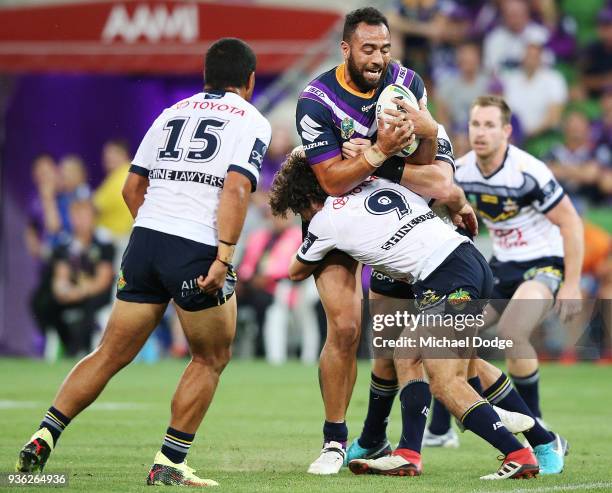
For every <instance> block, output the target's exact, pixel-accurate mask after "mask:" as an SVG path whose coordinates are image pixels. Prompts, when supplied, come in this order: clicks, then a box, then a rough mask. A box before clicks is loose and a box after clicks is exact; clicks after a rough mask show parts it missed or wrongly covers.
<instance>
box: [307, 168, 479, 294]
mask: <svg viewBox="0 0 612 493" xmlns="http://www.w3.org/2000/svg"><path fill="white" fill-rule="evenodd" d="M469 241H470V240H469V239H468V238H466V237H465V236H462V235H460V234H459V233H456V232H455V231H453V230H452V229H451V228H449V227H448V226H447V225H446V224H444V222H443V221H442V219H440V218H439V217H438V216H437V215H436V214H435V213H434V212H433V211H432V210H431V209H430V208H429V206H428V205H427V201H426V199H424V198H423V197H421V196H420V195H417V194H415V193H414V192H411V191H410V190H408V189H407V188H404V187H402V186H401V185H398V184H395V183H392V182H390V181H388V180H385V179H382V178H376V177H370V178H369V179H368V180H366V181H365V182H363V183H362V184H361V185H359V186H358V187H356V188H354V189H353V190H352V191H351V192H349V193H347V194H346V195H343V196H342V197H328V198H327V200H326V201H325V205H324V207H323V209H322V210H320V211H319V212H318V213H317V214H315V216H314V217H313V218H312V221H311V222H310V224H309V226H308V233H307V235H306V238H305V239H304V242H303V243H302V246H301V248H300V250H299V251H298V259H299V260H300V261H302V262H304V263H313V262H320V261H321V260H323V257H325V255H326V254H327V253H328V252H329V251H331V250H333V249H338V250H342V251H343V252H345V253H347V254H348V255H350V256H351V257H353V258H354V259H356V260H358V261H359V262H361V263H363V264H366V265H370V266H372V267H373V268H374V269H376V270H379V271H381V272H384V273H385V274H387V275H389V276H391V277H393V278H394V279H398V280H402V281H406V282H410V283H413V282H415V281H417V280H422V279H425V278H426V277H427V276H428V275H429V274H431V273H432V272H433V271H434V270H435V269H436V267H438V266H439V265H440V264H441V263H442V262H443V261H444V260H445V259H446V257H448V256H449V255H450V254H451V252H453V251H454V250H455V249H456V248H457V247H458V246H459V245H460V244H461V243H465V242H469Z"/></svg>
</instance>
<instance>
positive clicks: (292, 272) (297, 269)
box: [289, 257, 319, 281]
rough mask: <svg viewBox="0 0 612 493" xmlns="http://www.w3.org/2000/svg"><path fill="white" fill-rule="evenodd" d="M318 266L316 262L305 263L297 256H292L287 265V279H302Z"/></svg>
mask: <svg viewBox="0 0 612 493" xmlns="http://www.w3.org/2000/svg"><path fill="white" fill-rule="evenodd" d="M318 267H319V264H318V263H316V264H315V263H312V264H311V263H309V264H307V263H304V262H301V261H300V259H298V258H297V257H293V260H292V261H291V265H289V279H291V280H292V281H303V280H304V279H307V278H308V277H310V275H311V274H313V273H314V271H315V270H317V268H318Z"/></svg>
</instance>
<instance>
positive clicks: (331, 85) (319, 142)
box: [295, 62, 427, 165]
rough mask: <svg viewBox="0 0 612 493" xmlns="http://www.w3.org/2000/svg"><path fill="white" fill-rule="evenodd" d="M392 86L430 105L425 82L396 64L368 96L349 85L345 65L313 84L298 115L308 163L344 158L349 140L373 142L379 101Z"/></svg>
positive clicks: (305, 94) (298, 106)
mask: <svg viewBox="0 0 612 493" xmlns="http://www.w3.org/2000/svg"><path fill="white" fill-rule="evenodd" d="M390 84H400V85H403V86H405V87H407V88H408V89H410V90H411V91H412V93H413V94H414V95H415V96H416V98H417V100H418V101H421V99H423V98H425V102H427V91H426V90H425V84H424V83H423V79H421V77H420V76H419V75H418V74H417V73H416V72H414V71H413V70H410V69H407V68H406V67H402V66H401V65H400V64H398V63H397V62H391V63H389V65H388V66H387V72H386V73H385V75H384V76H383V83H382V84H380V86H379V87H378V88H376V89H373V90H372V91H370V92H368V93H360V92H357V91H355V90H354V89H352V88H351V87H350V86H349V85H348V84H347V83H346V81H345V80H344V64H341V65H338V66H337V67H336V68H334V69H332V70H329V71H328V72H325V73H323V74H322V75H320V76H319V77H317V78H316V79H314V80H313V81H312V82H310V83H309V84H308V85H307V86H306V88H305V89H304V90H303V91H302V94H301V95H300V97H299V99H298V103H297V108H296V115H295V116H296V126H297V132H298V134H300V137H301V139H302V145H303V147H304V151H305V153H306V157H307V159H308V162H309V163H310V164H311V165H314V164H318V163H320V162H322V161H325V160H327V159H330V158H333V157H335V156H339V155H341V154H342V144H343V142H346V141H347V140H349V139H352V138H357V137H360V138H364V139H370V140H371V139H373V138H374V136H375V134H376V130H377V124H376V101H377V100H378V96H379V95H380V93H381V92H382V90H383V89H384V88H385V87H387V86H388V85H390Z"/></svg>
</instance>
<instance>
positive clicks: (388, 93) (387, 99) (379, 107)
mask: <svg viewBox="0 0 612 493" xmlns="http://www.w3.org/2000/svg"><path fill="white" fill-rule="evenodd" d="M393 98H396V99H401V100H403V101H406V102H407V103H408V104H409V105H410V106H411V107H413V108H414V109H415V110H419V109H420V108H419V102H418V101H417V99H416V97H415V96H414V94H412V91H411V90H410V89H408V88H407V87H404V86H400V85H399V84H391V85H389V86H387V87H385V88H384V89H383V91H382V92H381V93H380V96H379V97H378V101H377V102H376V117H377V118H381V117H382V118H384V117H389V115H387V114H386V113H385V110H386V109H390V110H396V111H400V112H402V113H406V110H404V108H402V107H401V106H400V105H398V104H396V103H394V102H393V101H392V99H393ZM418 147H419V139H418V137H415V139H414V142H413V143H412V144H410V145H409V146H408V147H404V148H403V149H402V150H401V151H400V152H398V153H397V154H396V156H399V157H408V156H410V155H411V154H413V153H414V152H415V151H416V150H417V148H418Z"/></svg>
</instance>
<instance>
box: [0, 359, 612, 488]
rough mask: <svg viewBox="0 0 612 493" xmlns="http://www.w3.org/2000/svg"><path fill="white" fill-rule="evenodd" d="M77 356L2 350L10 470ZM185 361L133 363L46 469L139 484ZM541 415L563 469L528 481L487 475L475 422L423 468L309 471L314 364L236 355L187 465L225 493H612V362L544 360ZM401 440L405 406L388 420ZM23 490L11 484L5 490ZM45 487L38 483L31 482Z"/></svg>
mask: <svg viewBox="0 0 612 493" xmlns="http://www.w3.org/2000/svg"><path fill="white" fill-rule="evenodd" d="M70 366H71V365H70V364H69V363H62V364H58V365H54V366H48V365H46V364H45V363H42V362H34V361H27V360H0V374H1V375H2V377H1V378H2V384H1V387H0V418H1V421H0V423H1V426H0V429H1V430H2V441H1V442H0V472H10V471H12V470H13V467H14V464H15V459H16V456H17V453H18V451H19V449H20V447H21V446H22V444H23V443H24V442H25V440H26V439H27V438H29V436H30V434H31V433H32V431H33V430H34V429H35V427H36V426H37V424H38V423H39V422H40V419H41V417H42V415H43V413H44V411H45V410H46V408H47V407H48V406H49V403H50V402H51V399H52V398H53V395H54V393H55V391H56V388H57V386H58V385H59V384H60V383H61V381H62V379H63V378H64V376H65V374H66V373H67V371H68V370H69V369H70ZM183 366H184V363H183V362H177V361H165V362H162V363H159V364H156V365H152V366H149V365H145V364H135V365H131V366H129V367H128V368H126V369H125V370H124V371H123V372H122V373H120V374H119V375H118V376H117V377H116V378H115V379H114V380H113V381H112V382H111V383H110V385H109V386H108V388H107V389H106V390H105V392H104V393H103V394H102V396H101V398H100V400H99V402H97V403H96V404H94V406H93V407H92V408H90V409H88V410H86V411H85V412H84V413H83V414H82V415H81V416H79V417H78V418H77V419H76V420H75V421H74V422H73V423H72V424H71V425H70V427H69V428H68V430H67V431H66V433H64V435H63V436H62V439H61V441H60V442H59V446H58V448H57V450H56V451H55V452H54V454H53V455H52V457H51V459H50V461H49V463H48V467H47V469H46V471H45V472H54V471H56V472H64V471H66V472H68V473H69V474H70V479H69V481H70V485H69V489H71V490H74V491H113V492H127V491H143V490H145V488H146V486H144V481H145V477H146V473H147V471H148V468H149V466H150V463H151V460H152V459H153V456H154V454H155V452H156V451H157V450H158V448H159V446H160V443H161V440H162V437H163V433H164V432H165V429H166V426H167V422H168V416H169V401H170V397H171V395H172V392H173V390H174V386H175V384H176V381H177V380H178V378H179V375H180V373H181V370H182V368H183ZM368 379H369V371H368V364H367V363H363V364H361V366H360V372H359V379H358V382H357V385H356V388H355V393H354V397H353V402H352V404H351V407H350V409H349V415H348V422H349V429H350V435H351V438H352V437H353V436H355V435H356V434H357V433H359V431H360V430H361V424H362V421H363V418H364V416H365V414H364V413H365V408H366V405H367V393H368ZM542 381H543V385H542V390H541V394H542V398H543V410H544V413H545V418H546V419H547V420H548V421H549V423H550V424H551V425H553V426H554V428H555V429H556V430H558V431H560V432H562V434H564V435H565V436H566V437H567V438H568V439H569V441H570V444H571V452H570V455H569V457H568V458H567V464H566V470H565V472H564V473H563V474H561V475H559V476H555V477H540V478H538V479H535V480H531V481H505V482H495V483H490V482H487V483H484V482H482V481H480V480H479V479H478V477H479V476H480V475H483V474H486V473H490V472H493V471H494V470H495V469H496V468H497V466H498V462H497V461H496V456H497V451H496V450H494V449H492V448H491V447H490V446H488V445H487V444H485V443H484V442H481V441H480V440H479V439H477V438H476V437H475V436H474V435H471V434H470V433H469V432H468V433H466V434H464V435H462V436H461V448H460V449H458V450H437V449H426V450H425V452H424V464H425V466H424V467H425V473H424V475H423V476H421V477H419V478H391V477H376V476H353V475H352V474H351V473H350V472H349V471H348V470H344V471H343V472H342V473H341V474H339V475H338V476H336V477H314V476H311V475H307V474H306V473H305V470H306V467H307V466H308V464H309V463H310V462H311V461H312V460H313V459H314V458H315V457H316V456H317V454H318V451H319V448H320V446H321V428H322V404H321V400H320V396H319V389H318V385H317V372H316V368H314V367H304V366H301V365H298V364H289V365H286V366H282V367H270V366H267V365H266V364H264V363H258V362H257V363H253V362H243V361H234V362H232V363H231V364H230V365H229V367H228V368H227V370H226V372H225V373H224V375H223V378H222V380H221V385H220V387H219V390H218V392H217V395H216V398H215V400H214V402H213V404H212V407H211V409H210V411H209V413H208V416H207V417H206V419H205V421H204V424H203V426H202V427H201V428H200V430H199V433H198V435H197V437H196V441H195V444H194V446H193V447H192V450H191V452H190V455H189V464H190V465H191V466H192V467H195V468H196V469H197V470H198V473H199V474H200V475H201V476H202V477H210V478H213V479H215V480H217V481H219V483H220V484H221V488H220V491H231V492H235V491H236V492H256V491H288V492H302V491H304V492H309V493H312V492H315V491H325V492H334V491H342V492H351V493H353V492H366V491H367V492H373V491H375V492H387V491H389V492H391V491H401V490H403V489H406V490H407V491H418V492H419V493H421V492H423V493H426V492H434V491H436V492H437V491H453V493H460V492H467V491H515V492H518V491H521V492H522V491H538V492H548V491H551V492H553V491H598V492H601V491H612V367H597V366H593V365H578V366H572V367H562V366H556V365H546V366H544V367H543V369H542ZM389 431H390V433H389V435H390V438H391V439H392V440H393V441H397V440H398V439H399V431H400V419H399V406H396V407H395V409H394V413H393V416H392V420H391V424H390V429H389ZM15 490H19V491H25V490H28V489H27V488H18V489H17V488H15V487H11V488H7V489H6V491H15ZM31 490H32V491H40V488H31Z"/></svg>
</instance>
